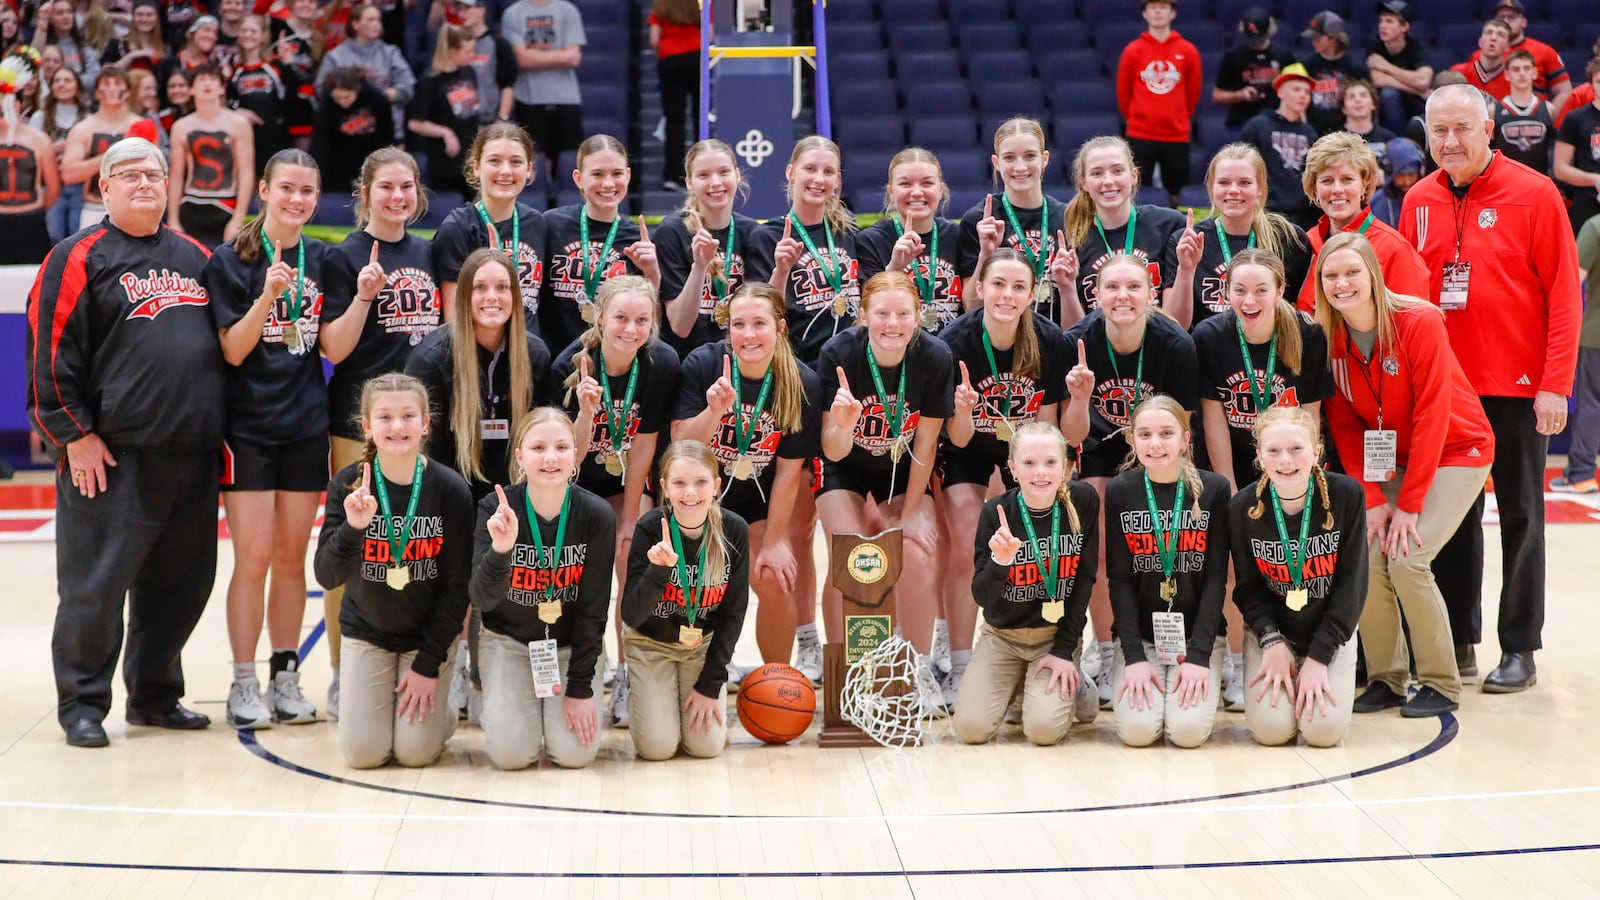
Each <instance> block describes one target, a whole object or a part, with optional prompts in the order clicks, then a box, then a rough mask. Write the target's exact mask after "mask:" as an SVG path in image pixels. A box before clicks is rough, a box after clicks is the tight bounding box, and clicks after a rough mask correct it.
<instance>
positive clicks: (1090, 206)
mask: <svg viewBox="0 0 1600 900" xmlns="http://www.w3.org/2000/svg"><path fill="white" fill-rule="evenodd" d="M1099 150H1116V151H1117V152H1119V153H1121V154H1122V155H1123V157H1124V158H1126V159H1127V160H1128V170H1129V171H1131V172H1133V192H1134V193H1135V194H1137V193H1138V192H1139V167H1138V166H1137V165H1135V164H1134V161H1133V148H1132V147H1129V146H1128V142H1127V141H1125V140H1123V139H1122V138H1119V137H1117V136H1116V135H1114V134H1102V135H1100V136H1099V137H1095V138H1090V139H1088V140H1087V141H1084V142H1083V146H1082V147H1079V148H1078V155H1077V156H1076V157H1073V160H1072V183H1073V185H1074V186H1076V187H1077V189H1078V192H1077V193H1076V194H1073V195H1072V199H1071V200H1068V201H1067V211H1066V212H1065V213H1064V214H1063V215H1062V219H1063V221H1062V223H1061V228H1062V230H1063V231H1065V232H1066V233H1067V243H1069V244H1071V245H1072V246H1074V247H1076V246H1078V245H1079V244H1081V243H1083V239H1084V238H1086V237H1088V236H1089V229H1090V228H1093V227H1094V217H1095V215H1096V213H1095V208H1094V198H1093V197H1091V196H1090V195H1089V191H1088V189H1087V188H1085V187H1084V186H1083V182H1084V179H1086V178H1087V177H1088V175H1087V174H1086V170H1087V169H1088V167H1089V154H1091V153H1094V152H1096V151H1099ZM1132 202H1133V201H1132V200H1131V199H1130V200H1129V203H1130V204H1131V203H1132Z"/></svg>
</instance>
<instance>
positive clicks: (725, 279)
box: [711, 220, 739, 305]
mask: <svg viewBox="0 0 1600 900" xmlns="http://www.w3.org/2000/svg"><path fill="white" fill-rule="evenodd" d="M737 226H738V223H737V222H733V221H731V220H730V221H729V222H728V248H727V249H726V250H725V251H723V254H722V274H721V275H718V276H717V277H716V278H713V279H711V293H712V294H713V295H714V296H715V297H716V298H717V303H718V304H719V305H720V304H721V303H722V301H723V300H724V299H726V298H727V296H728V286H729V285H730V284H731V283H732V281H731V280H730V279H731V278H732V275H733V242H734V238H735V237H736V236H737V234H738V231H739V229H738V227H737Z"/></svg>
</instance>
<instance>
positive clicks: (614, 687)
mask: <svg viewBox="0 0 1600 900" xmlns="http://www.w3.org/2000/svg"><path fill="white" fill-rule="evenodd" d="M616 671H617V675H616V678H615V679H613V680H612V682H611V724H612V725H613V726H614V727H617V728H627V727H628V664H627V663H623V664H622V665H620V666H617V669H616Z"/></svg>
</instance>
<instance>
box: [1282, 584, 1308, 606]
mask: <svg viewBox="0 0 1600 900" xmlns="http://www.w3.org/2000/svg"><path fill="white" fill-rule="evenodd" d="M1309 599H1311V594H1310V592H1308V591H1307V590H1306V589H1305V588H1303V587H1302V588H1290V589H1289V593H1288V596H1286V597H1284V601H1285V602H1286V604H1287V605H1288V607H1289V609H1290V610H1292V611H1294V612H1299V611H1300V610H1302V609H1305V608H1306V601H1307V600H1309Z"/></svg>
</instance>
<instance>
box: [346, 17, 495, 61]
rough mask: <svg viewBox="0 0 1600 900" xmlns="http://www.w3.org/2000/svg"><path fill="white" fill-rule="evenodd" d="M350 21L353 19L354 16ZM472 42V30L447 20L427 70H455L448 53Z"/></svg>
mask: <svg viewBox="0 0 1600 900" xmlns="http://www.w3.org/2000/svg"><path fill="white" fill-rule="evenodd" d="M351 21H352V22H353V21H355V19H354V16H352V17H351ZM470 43H472V32H470V31H468V30H467V29H465V28H463V27H461V26H460V25H451V24H449V23H448V22H447V23H445V24H444V25H443V26H441V27H440V28H439V42H438V44H436V45H435V46H434V48H433V62H432V63H431V64H429V66H428V71H430V72H432V73H434V74H436V75H437V74H439V73H440V72H447V71H455V70H454V69H453V68H448V67H449V66H450V54H452V53H454V52H456V51H457V50H460V49H461V48H462V47H465V46H467V45H468V44H470Z"/></svg>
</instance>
